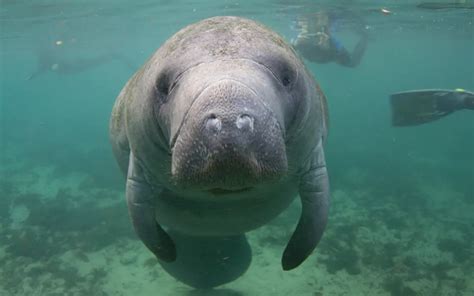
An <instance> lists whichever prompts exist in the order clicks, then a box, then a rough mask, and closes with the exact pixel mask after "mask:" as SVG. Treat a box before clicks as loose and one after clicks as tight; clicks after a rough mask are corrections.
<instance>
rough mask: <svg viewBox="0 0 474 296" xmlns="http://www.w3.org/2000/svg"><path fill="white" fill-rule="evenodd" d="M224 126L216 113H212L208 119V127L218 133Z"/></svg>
mask: <svg viewBox="0 0 474 296" xmlns="http://www.w3.org/2000/svg"><path fill="white" fill-rule="evenodd" d="M221 128H222V122H221V121H220V119H219V118H217V116H216V115H214V114H211V115H209V117H208V118H207V120H206V129H207V130H209V131H212V132H214V133H218V132H219V131H220V130H221Z"/></svg>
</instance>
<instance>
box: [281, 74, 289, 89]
mask: <svg viewBox="0 0 474 296" xmlns="http://www.w3.org/2000/svg"><path fill="white" fill-rule="evenodd" d="M281 83H282V84H283V86H288V85H290V84H291V78H290V75H284V76H283V77H282V78H281Z"/></svg>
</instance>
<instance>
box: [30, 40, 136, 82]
mask: <svg viewBox="0 0 474 296" xmlns="http://www.w3.org/2000/svg"><path fill="white" fill-rule="evenodd" d="M75 42H76V41H75V39H71V40H70V41H69V42H64V41H62V40H57V41H55V42H50V43H47V44H42V46H41V45H38V46H37V47H35V48H34V51H33V54H34V55H35V57H36V60H37V65H36V69H35V70H34V71H33V72H32V73H31V74H30V75H28V77H26V80H31V79H34V78H36V77H38V76H40V75H43V74H45V73H48V72H55V73H57V74H60V75H69V74H77V73H81V72H84V71H88V70H91V69H94V68H97V67H99V66H101V65H103V64H106V63H109V62H111V61H119V62H120V63H122V64H124V65H125V67H126V68H127V69H129V70H130V71H134V70H136V66H135V65H134V64H133V63H132V62H131V61H129V60H128V58H126V57H125V56H124V55H122V54H119V53H117V52H115V51H112V50H111V51H107V52H104V53H101V54H95V55H94V56H82V54H83V53H81V52H80V51H77V49H76V44H75ZM65 43H66V45H65ZM78 55H81V56H78Z"/></svg>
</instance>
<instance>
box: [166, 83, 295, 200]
mask: <svg viewBox="0 0 474 296" xmlns="http://www.w3.org/2000/svg"><path fill="white" fill-rule="evenodd" d="M264 96H268V92H264V91H262V92H261V93H260V92H259V91H258V89H257V90H254V89H252V88H250V87H249V86H247V85H245V84H244V83H241V82H239V81H236V80H232V79H224V80H220V81H218V82H215V83H213V84H211V85H209V86H208V87H206V88H205V89H204V91H202V93H201V94H199V95H198V97H197V98H196V99H195V101H194V102H193V104H192V105H191V107H190V109H189V111H188V114H187V115H186V116H185V118H184V120H183V122H182V125H181V128H180V129H179V131H178V134H177V136H176V141H175V144H174V147H173V150H172V175H173V178H174V179H175V180H176V182H178V183H180V184H181V185H188V186H194V187H200V188H202V189H208V190H213V189H217V190H220V189H224V190H231V191H233V190H241V189H244V188H248V187H252V186H254V185H256V184H258V183H261V182H266V181H271V180H275V179H278V178H279V177H281V176H282V175H283V174H285V173H286V171H287V159H286V150H285V142H284V139H283V132H282V129H281V125H280V123H279V122H278V120H277V117H276V116H275V113H274V111H273V110H271V107H269V106H268V104H265V102H266V101H268V100H269V98H265V97H264ZM270 101H271V99H270Z"/></svg>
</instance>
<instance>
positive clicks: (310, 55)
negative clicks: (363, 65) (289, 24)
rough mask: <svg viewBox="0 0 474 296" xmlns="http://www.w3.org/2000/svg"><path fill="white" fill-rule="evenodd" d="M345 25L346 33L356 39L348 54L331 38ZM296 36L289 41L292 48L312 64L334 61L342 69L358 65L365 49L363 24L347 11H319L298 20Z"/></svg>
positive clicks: (365, 41) (336, 39) (365, 40)
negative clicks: (348, 31) (342, 67)
mask: <svg viewBox="0 0 474 296" xmlns="http://www.w3.org/2000/svg"><path fill="white" fill-rule="evenodd" d="M341 22H348V23H349V24H350V30H351V31H352V32H353V33H354V34H356V35H357V36H358V37H359V40H358V41H357V43H356V45H355V47H354V49H353V50H352V52H349V50H348V49H346V48H345V47H344V45H343V44H342V43H341V41H340V40H339V39H338V38H337V37H336V36H335V32H336V30H337V27H338V24H340V23H341ZM297 26H298V29H299V34H298V36H297V37H296V39H295V40H293V41H292V44H293V46H294V47H295V49H296V50H297V51H298V52H299V53H300V54H301V55H302V56H303V57H304V58H306V59H307V60H309V61H311V62H315V63H329V62H335V63H338V64H340V65H342V66H346V67H356V66H357V65H359V63H360V61H361V59H362V57H363V55H364V52H365V50H366V47H367V39H368V36H367V30H366V25H365V22H363V21H362V19H361V18H360V17H358V16H357V15H355V14H354V13H352V12H350V11H347V10H329V11H320V12H317V13H313V14H308V15H304V16H300V17H298V20H297Z"/></svg>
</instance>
